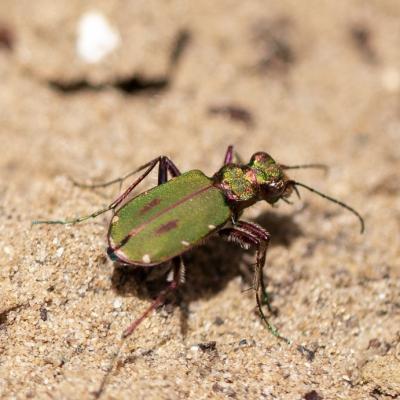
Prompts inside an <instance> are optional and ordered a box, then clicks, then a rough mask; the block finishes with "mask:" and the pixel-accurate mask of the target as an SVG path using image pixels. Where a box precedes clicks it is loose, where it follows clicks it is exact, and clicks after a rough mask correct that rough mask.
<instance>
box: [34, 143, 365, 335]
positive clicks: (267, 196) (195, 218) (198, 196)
mask: <svg viewBox="0 0 400 400" xmlns="http://www.w3.org/2000/svg"><path fill="white" fill-rule="evenodd" d="M233 154H234V153H233V147H232V146H229V147H228V150H227V152H226V154H225V158H224V164H223V166H222V167H221V168H220V169H219V171H217V172H216V173H215V174H214V175H213V176H212V177H207V176H206V175H204V174H203V173H202V172H201V171H198V170H193V171H189V172H187V173H184V174H181V173H180V172H179V170H178V168H177V167H176V166H175V164H174V163H173V162H172V161H171V160H170V159H169V158H167V157H165V156H160V157H157V158H155V159H154V160H152V161H150V162H148V163H146V164H145V165H143V166H141V167H140V168H138V169H137V170H135V171H133V172H131V173H129V174H127V175H125V176H124V177H121V178H118V179H114V180H112V181H110V182H106V183H103V184H97V185H86V187H90V188H93V187H105V186H108V185H110V184H113V183H117V182H119V183H122V182H123V181H124V180H125V179H126V178H128V177H130V176H132V175H133V174H136V173H137V172H139V171H144V172H143V173H142V175H140V176H139V177H138V178H137V179H136V180H135V181H134V182H133V183H132V184H131V185H130V186H129V187H128V188H127V189H126V191H125V192H123V193H122V194H121V195H120V196H119V197H118V198H117V199H116V200H114V201H113V202H112V203H111V204H110V205H109V206H108V207H106V208H103V209H101V210H98V211H96V212H94V213H92V214H90V215H87V216H84V217H79V218H76V219H71V220H54V221H35V222H34V223H35V224H40V223H47V224H75V223H78V222H82V221H84V220H87V219H89V218H94V217H97V216H98V215H100V214H102V213H104V212H106V211H112V212H113V217H112V219H111V223H110V227H109V231H108V249H107V253H108V255H109V256H110V258H111V259H112V260H114V261H118V262H121V263H123V264H127V265H130V266H139V267H154V266H157V265H159V264H162V263H168V262H169V263H170V264H169V265H170V268H171V271H172V273H173V277H172V281H171V282H170V283H169V285H168V287H167V288H166V289H165V290H164V291H162V292H161V293H160V294H159V296H158V297H157V299H156V300H155V301H154V302H153V303H152V304H151V305H150V306H149V307H148V309H147V310H146V311H145V312H144V313H143V314H142V316H141V317H140V318H138V319H136V320H135V321H134V322H133V323H132V324H131V325H130V326H129V327H128V328H127V329H126V330H125V331H124V333H123V337H127V336H129V335H130V334H131V333H132V332H133V331H134V330H135V329H136V327H137V326H138V325H139V324H140V323H141V321H143V319H144V318H145V317H146V316H147V315H148V314H149V313H150V312H151V311H152V310H154V309H155V308H156V307H158V306H159V305H160V304H162V303H163V302H164V300H165V297H166V295H167V293H168V292H170V291H172V290H175V289H176V288H177V287H178V285H179V284H180V283H181V282H183V280H184V272H185V267H184V264H183V259H182V254H184V253H185V252H186V251H187V250H189V249H191V248H192V247H193V246H195V245H198V244H199V243H202V242H203V241H204V239H206V238H207V237H208V236H210V235H211V234H212V233H218V234H219V235H220V236H222V237H224V238H226V239H228V240H230V241H233V242H235V243H238V244H239V245H241V246H242V247H244V248H249V247H253V248H255V249H256V264H255V279H254V291H255V294H256V301H257V306H258V310H259V313H260V316H261V318H262V320H263V321H264V322H265V324H266V326H267V327H268V329H269V330H270V331H271V332H272V333H273V334H274V335H275V336H277V337H278V338H280V339H283V340H285V341H287V342H288V340H287V339H286V338H284V337H282V336H281V335H280V334H279V332H278V331H277V329H276V328H275V327H274V326H273V325H271V324H270V323H269V322H268V320H267V318H266V317H265V315H264V312H263V310H262V305H263V302H264V301H265V303H266V304H267V306H269V302H268V298H267V297H266V291H265V284H264V279H263V267H264V264H265V258H266V254H267V248H268V244H269V240H270V235H269V233H268V232H267V231H266V230H265V229H264V228H263V227H261V226H259V225H257V224H255V223H253V222H246V221H242V220H240V216H241V214H242V211H243V210H244V209H245V208H247V207H249V206H251V205H253V204H254V203H256V202H257V201H266V202H267V203H269V204H274V203H276V202H277V201H279V200H284V201H288V200H287V198H288V197H289V196H290V195H291V194H292V192H293V190H294V191H295V192H296V193H298V190H297V187H298V186H300V187H304V188H306V189H308V190H310V191H312V192H314V193H317V194H318V195H320V196H322V197H324V198H326V199H328V200H330V201H332V202H334V203H336V204H339V205H340V206H342V207H344V208H346V209H348V210H349V211H351V212H352V213H353V214H355V215H356V216H357V217H358V218H359V220H360V223H361V231H363V230H364V221H363V219H362V217H361V216H360V214H359V213H358V212H357V211H355V210H354V209H353V208H351V207H349V206H347V205H346V204H344V203H342V202H340V201H338V200H335V199H333V198H332V197H329V196H327V195H325V194H323V193H321V192H318V191H317V190H315V189H313V188H311V187H309V186H307V185H305V184H303V183H300V182H297V181H294V180H292V179H289V178H288V177H287V175H286V174H285V170H287V169H293V168H321V167H323V166H321V165H320V164H308V165H298V166H291V167H288V166H285V165H282V164H278V163H277V162H275V160H274V159H273V158H272V157H271V156H270V155H269V154H267V153H264V152H258V153H255V154H253V156H252V157H251V159H250V161H249V162H248V163H247V164H243V163H234V162H233ZM156 165H158V167H159V169H158V186H156V187H154V188H153V189H151V190H148V191H146V192H144V193H142V194H139V195H137V196H136V197H133V198H130V194H131V192H132V191H133V190H134V189H135V188H136V186H138V185H139V184H140V183H141V182H142V181H143V180H144V179H145V178H146V177H147V176H148V175H149V173H150V172H151V171H152V170H153V169H154V168H155V167H156ZM168 176H170V177H171V179H170V180H168ZM80 186H85V185H80Z"/></svg>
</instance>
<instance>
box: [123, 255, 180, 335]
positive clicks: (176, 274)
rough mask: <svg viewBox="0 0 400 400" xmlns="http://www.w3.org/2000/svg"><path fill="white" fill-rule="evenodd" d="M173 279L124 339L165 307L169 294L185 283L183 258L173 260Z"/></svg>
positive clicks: (130, 328) (128, 330) (127, 329)
mask: <svg viewBox="0 0 400 400" xmlns="http://www.w3.org/2000/svg"><path fill="white" fill-rule="evenodd" d="M172 262H173V269H172V277H171V281H170V283H169V285H168V286H167V287H166V288H165V289H164V290H163V291H162V292H161V293H160V294H159V295H158V296H157V298H156V299H155V300H154V301H153V302H152V303H151V304H150V306H149V307H148V308H147V309H146V310H145V311H144V312H143V314H142V315H141V316H140V317H139V318H137V319H136V320H135V321H133V322H132V323H131V324H130V325H129V326H128V327H127V328H126V329H125V330H124V332H123V333H122V338H126V337H128V336H130V335H131V334H132V333H133V332H134V331H135V330H136V328H137V327H138V326H139V325H140V324H141V323H142V322H143V321H144V320H145V319H146V318H147V317H148V315H149V314H150V313H151V312H152V311H154V310H155V309H157V308H158V307H160V306H161V305H163V304H164V303H165V299H166V297H167V295H168V294H170V293H171V292H173V291H175V290H176V289H177V288H178V286H179V285H180V284H181V283H183V281H184V273H185V272H184V271H185V269H184V265H183V262H182V259H181V257H175V258H174V259H173V260H172Z"/></svg>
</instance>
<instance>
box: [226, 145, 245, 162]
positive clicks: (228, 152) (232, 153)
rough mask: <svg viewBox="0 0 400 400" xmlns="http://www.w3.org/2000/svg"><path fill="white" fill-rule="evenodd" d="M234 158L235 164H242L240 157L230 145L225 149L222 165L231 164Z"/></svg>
mask: <svg viewBox="0 0 400 400" xmlns="http://www.w3.org/2000/svg"><path fill="white" fill-rule="evenodd" d="M234 156H235V157H236V159H237V162H238V163H239V164H243V160H242V157H240V156H239V154H238V153H237V152H236V151H234V150H233V146H232V145H229V146H228V148H227V149H226V153H225V157H224V163H223V165H228V164H232V163H233V157H234Z"/></svg>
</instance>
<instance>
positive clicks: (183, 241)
mask: <svg viewBox="0 0 400 400" xmlns="http://www.w3.org/2000/svg"><path fill="white" fill-rule="evenodd" d="M181 243H182V244H183V245H184V246H189V245H190V243H189V242H187V241H186V240H181Z"/></svg>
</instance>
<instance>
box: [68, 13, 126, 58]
mask: <svg viewBox="0 0 400 400" xmlns="http://www.w3.org/2000/svg"><path fill="white" fill-rule="evenodd" d="M77 36H78V39H77V43H76V51H77V53H78V55H79V57H80V58H82V59H83V60H84V61H85V62H87V63H97V62H99V61H101V60H102V59H103V58H104V57H106V56H107V55H108V54H109V53H111V52H112V51H113V50H114V49H115V48H116V47H117V46H118V45H119V44H120V41H121V39H120V35H119V33H118V32H117V31H116V30H115V29H113V28H112V27H111V26H110V24H109V23H108V21H107V20H106V18H105V17H104V16H103V15H102V14H101V13H99V12H97V11H90V12H87V13H85V14H83V15H82V16H81V19H80V21H79V24H78V34H77Z"/></svg>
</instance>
